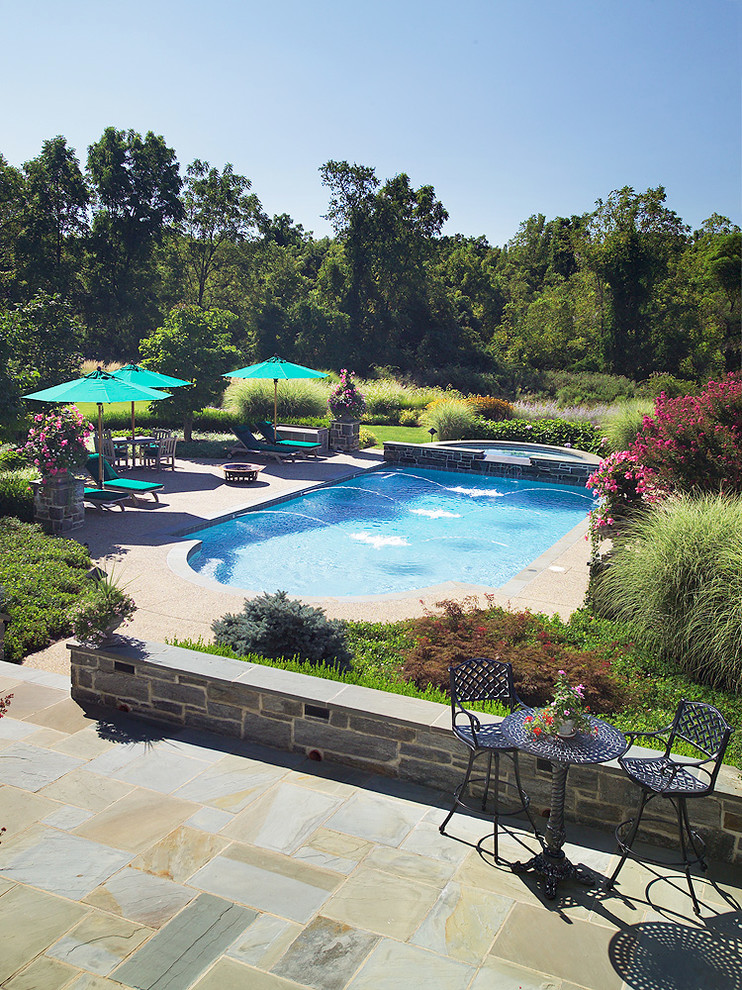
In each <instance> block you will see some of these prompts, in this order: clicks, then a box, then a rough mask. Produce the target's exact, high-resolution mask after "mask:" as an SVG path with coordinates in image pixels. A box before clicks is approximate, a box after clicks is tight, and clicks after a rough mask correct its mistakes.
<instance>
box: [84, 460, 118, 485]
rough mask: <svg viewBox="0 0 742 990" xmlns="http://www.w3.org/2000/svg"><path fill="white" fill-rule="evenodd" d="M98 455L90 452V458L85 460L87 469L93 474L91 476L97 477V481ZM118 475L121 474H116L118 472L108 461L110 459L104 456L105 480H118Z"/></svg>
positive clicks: (96, 478)
mask: <svg viewBox="0 0 742 990" xmlns="http://www.w3.org/2000/svg"><path fill="white" fill-rule="evenodd" d="M98 457H99V455H98V454H88V458H87V460H86V461H85V468H86V469H87V472H88V474H89V475H91V477H93V478H95V480H96V481H97V480H98ZM118 477H119V476H118V475H117V474H116V472H115V471H114V469H113V468H112V467H111V465H110V464H109V463H108V461H107V460H106V459H105V457H104V458H103V480H104V481H116V480H117V479H118Z"/></svg>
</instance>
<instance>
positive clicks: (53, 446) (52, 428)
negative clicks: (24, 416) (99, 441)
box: [23, 406, 93, 478]
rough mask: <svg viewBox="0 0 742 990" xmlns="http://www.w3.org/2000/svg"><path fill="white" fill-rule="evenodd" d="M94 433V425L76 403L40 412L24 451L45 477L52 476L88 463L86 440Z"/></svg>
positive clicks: (29, 433) (34, 420)
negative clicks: (78, 408) (57, 409)
mask: <svg viewBox="0 0 742 990" xmlns="http://www.w3.org/2000/svg"><path fill="white" fill-rule="evenodd" d="M92 432H93V426H92V424H91V423H88V422H86V421H85V420H84V419H83V417H82V416H81V415H80V413H79V411H78V410H77V409H76V408H75V407H74V406H67V407H65V408H63V409H60V410H59V411H58V412H53V413H47V414H45V413H37V414H36V415H35V416H34V418H33V426H32V427H31V429H30V430H29V432H28V439H27V440H26V443H25V445H24V447H23V451H24V452H25V454H26V455H27V457H28V458H29V460H30V461H32V463H33V464H35V465H36V467H37V468H38V469H39V471H40V472H41V475H42V477H44V478H48V477H52V476H54V475H55V474H59V472H60V471H66V470H67V469H68V468H75V467H81V466H82V465H83V464H84V463H85V458H86V457H87V456H88V449H87V446H86V443H87V439H88V437H89V436H90V434H91V433H92Z"/></svg>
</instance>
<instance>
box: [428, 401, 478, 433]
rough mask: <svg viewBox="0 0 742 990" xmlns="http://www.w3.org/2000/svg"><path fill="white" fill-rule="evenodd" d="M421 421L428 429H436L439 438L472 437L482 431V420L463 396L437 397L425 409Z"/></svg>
mask: <svg viewBox="0 0 742 990" xmlns="http://www.w3.org/2000/svg"><path fill="white" fill-rule="evenodd" d="M421 422H422V425H423V426H424V427H425V428H426V429H428V430H430V429H434V430H435V431H436V434H437V436H436V439H437V440H464V439H471V438H473V437H476V436H480V435H481V433H482V430H481V423H482V420H481V419H480V417H479V416H478V415H477V413H476V411H475V410H474V408H473V407H472V406H471V405H470V403H468V402H467V401H466V399H463V398H461V399H454V398H449V397H448V396H445V397H443V398H440V399H436V400H435V401H434V402H431V403H430V405H429V406H428V408H427V409H426V410H425V412H424V414H423V416H422V417H421Z"/></svg>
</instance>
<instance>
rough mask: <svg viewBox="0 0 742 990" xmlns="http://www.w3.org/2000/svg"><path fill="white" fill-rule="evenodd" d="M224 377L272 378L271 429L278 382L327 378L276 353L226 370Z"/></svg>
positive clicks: (276, 417) (276, 418) (276, 416)
mask: <svg viewBox="0 0 742 990" xmlns="http://www.w3.org/2000/svg"><path fill="white" fill-rule="evenodd" d="M224 377H225V378H262V379H266V378H272V379H273V431H274V432H275V431H276V428H277V426H278V382H279V380H281V381H288V380H289V379H291V378H327V374H326V372H324V371H313V370H312V369H311V368H305V367H303V365H301V364H292V363H291V362H290V361H284V359H283V358H280V357H279V356H278V355H277V354H274V355H273V357H272V358H268V360H267V361H261V362H260V364H251V365H248V367H247V368H238V369H237V371H228V372H226V374H225V375H224Z"/></svg>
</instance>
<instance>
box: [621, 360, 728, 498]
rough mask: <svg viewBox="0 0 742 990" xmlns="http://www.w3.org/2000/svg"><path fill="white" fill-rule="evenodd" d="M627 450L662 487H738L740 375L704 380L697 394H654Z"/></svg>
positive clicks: (706, 490)
mask: <svg viewBox="0 0 742 990" xmlns="http://www.w3.org/2000/svg"><path fill="white" fill-rule="evenodd" d="M631 453H632V454H633V455H634V456H635V457H636V459H637V461H638V462H639V463H641V464H643V465H644V466H645V468H647V469H649V470H651V471H652V472H653V473H654V475H655V476H656V478H657V480H658V481H659V483H660V484H662V485H663V486H664V487H666V488H672V489H675V490H678V491H688V492H690V491H696V492H701V491H703V492H714V491H717V492H718V491H726V492H731V491H735V492H739V491H742V377H740V376H739V375H733V374H730V375H727V377H726V378H725V379H723V380H722V381H720V382H709V383H708V385H707V386H706V388H705V389H704V390H703V391H702V392H701V393H700V394H699V395H686V396H683V397H682V398H679V399H670V398H668V397H667V396H666V395H665V394H664V393H663V394H662V395H660V397H659V398H658V399H657V402H656V403H655V412H654V416H645V417H644V420H643V423H642V430H641V432H640V434H639V436H638V438H637V440H636V442H635V443H634V444H633V445H632V447H631Z"/></svg>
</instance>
